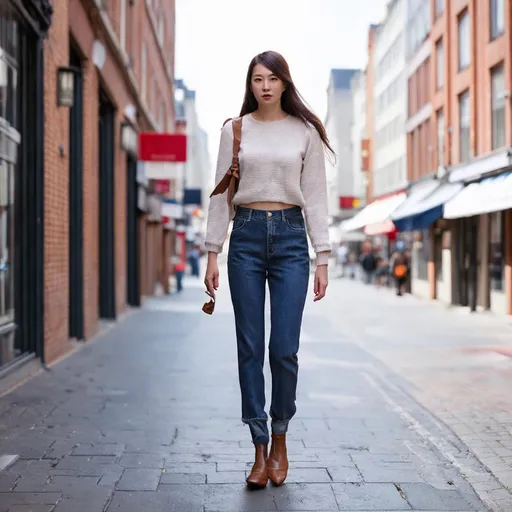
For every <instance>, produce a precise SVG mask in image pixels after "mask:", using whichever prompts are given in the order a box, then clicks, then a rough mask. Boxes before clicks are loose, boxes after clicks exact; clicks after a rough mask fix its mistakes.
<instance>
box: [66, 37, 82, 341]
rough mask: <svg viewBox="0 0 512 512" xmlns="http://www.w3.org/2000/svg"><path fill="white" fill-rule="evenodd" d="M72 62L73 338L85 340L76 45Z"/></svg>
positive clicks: (79, 84)
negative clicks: (73, 85)
mask: <svg viewBox="0 0 512 512" xmlns="http://www.w3.org/2000/svg"><path fill="white" fill-rule="evenodd" d="M69 65H70V66H71V67H73V68H75V88H74V98H73V106H72V107H71V109H70V113H69V337H70V338H76V339H79V340H82V339H84V268H83V136H84V129H83V79H82V73H81V65H82V62H81V59H80V56H79V55H78V53H77V52H76V50H75V49H74V47H73V46H71V48H70V52H69Z"/></svg>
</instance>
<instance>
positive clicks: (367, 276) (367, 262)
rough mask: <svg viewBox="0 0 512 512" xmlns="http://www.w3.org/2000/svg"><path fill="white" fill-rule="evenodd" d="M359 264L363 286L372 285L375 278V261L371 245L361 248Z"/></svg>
mask: <svg viewBox="0 0 512 512" xmlns="http://www.w3.org/2000/svg"><path fill="white" fill-rule="evenodd" d="M360 264H361V269H362V271H363V276H364V282H365V284H372V283H373V281H374V278H375V270H376V269H377V259H376V258H375V251H374V250H373V248H372V246H371V244H365V246H364V247H363V253H362V254H361V259H360Z"/></svg>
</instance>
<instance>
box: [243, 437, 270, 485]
mask: <svg viewBox="0 0 512 512" xmlns="http://www.w3.org/2000/svg"><path fill="white" fill-rule="evenodd" d="M254 447H255V451H256V453H255V457H254V465H253V466H252V469H251V472H250V474H249V476H248V477H247V479H246V484H247V487H249V489H264V488H265V487H266V486H267V483H268V466H267V457H268V446H267V445H266V444H256V445H254Z"/></svg>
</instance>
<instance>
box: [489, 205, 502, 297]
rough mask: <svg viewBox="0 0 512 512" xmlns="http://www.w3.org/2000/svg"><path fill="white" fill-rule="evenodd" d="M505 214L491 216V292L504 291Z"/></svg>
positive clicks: (499, 213) (498, 213) (492, 214)
mask: <svg viewBox="0 0 512 512" xmlns="http://www.w3.org/2000/svg"><path fill="white" fill-rule="evenodd" d="M504 249H505V212H496V213H491V214H490V227H489V285H490V289H491V290H497V291H503V290H504V279H505V272H504Z"/></svg>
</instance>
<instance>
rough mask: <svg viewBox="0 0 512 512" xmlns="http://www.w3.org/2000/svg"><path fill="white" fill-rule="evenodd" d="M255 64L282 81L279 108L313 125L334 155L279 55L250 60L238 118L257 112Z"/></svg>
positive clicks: (321, 124) (323, 130) (267, 53)
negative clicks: (253, 74)
mask: <svg viewBox="0 0 512 512" xmlns="http://www.w3.org/2000/svg"><path fill="white" fill-rule="evenodd" d="M256 64H261V65H263V66H265V67H266V68H267V69H270V71H272V73H274V75H276V76H277V78H279V79H280V80H282V81H283V83H284V85H285V87H286V88H285V90H284V92H283V95H282V96H281V108H282V109H283V110H284V111H285V112H286V113H287V114H289V115H291V116H294V117H298V118H299V119H300V120H301V121H302V122H303V123H304V124H305V125H306V126H307V125H308V124H311V125H313V126H314V127H315V128H316V130H317V131H318V134H319V135H320V138H321V139H322V142H323V143H324V145H325V146H326V147H327V148H329V151H330V152H331V153H332V155H335V153H334V150H333V149H332V147H331V145H330V143H329V138H328V137H327V132H326V131H325V127H324V125H323V123H322V121H320V118H319V117H318V116H317V115H315V114H314V113H313V112H312V111H311V110H310V109H309V108H308V107H307V106H306V104H305V102H304V100H303V98H302V96H301V95H300V93H299V91H297V88H296V87H295V84H294V83H293V80H292V77H291V73H290V68H289V66H288V63H287V62H286V60H285V58H284V57H283V56H282V55H281V54H280V53H277V52H274V51H267V52H263V53H259V54H258V55H256V57H254V58H253V59H252V60H251V63H250V64H249V69H248V70H247V78H246V80H245V97H244V103H243V105H242V109H241V110H240V116H245V115H246V114H250V113H252V112H255V111H256V110H258V102H257V100H256V98H255V96H254V94H253V92H252V90H251V82H252V72H253V70H254V66H256Z"/></svg>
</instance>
